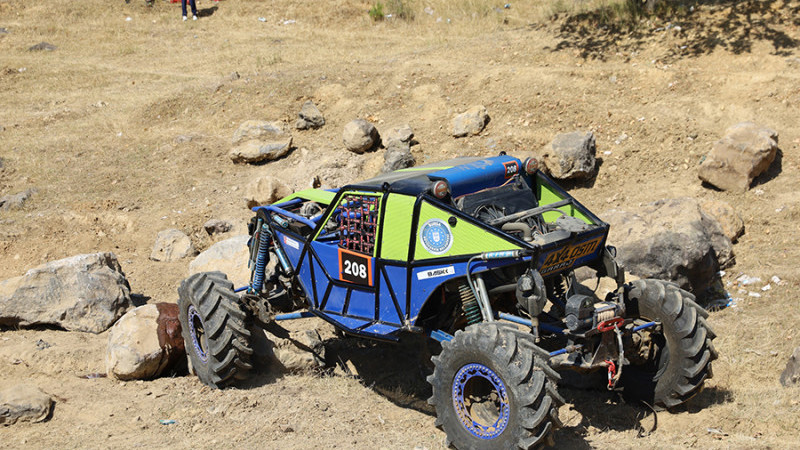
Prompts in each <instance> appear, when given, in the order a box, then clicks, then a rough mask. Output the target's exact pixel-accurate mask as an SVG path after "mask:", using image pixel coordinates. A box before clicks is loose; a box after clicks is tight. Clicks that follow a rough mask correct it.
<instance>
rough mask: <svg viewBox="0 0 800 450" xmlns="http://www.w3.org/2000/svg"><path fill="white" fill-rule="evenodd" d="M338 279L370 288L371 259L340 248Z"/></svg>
mask: <svg viewBox="0 0 800 450" xmlns="http://www.w3.org/2000/svg"><path fill="white" fill-rule="evenodd" d="M339 279H340V280H342V281H348V282H350V283H355V284H360V285H362V286H372V258H371V257H369V256H366V255H362V254H360V253H356V252H351V251H348V250H345V249H343V248H340V249H339Z"/></svg>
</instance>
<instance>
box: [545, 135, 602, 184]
mask: <svg viewBox="0 0 800 450" xmlns="http://www.w3.org/2000/svg"><path fill="white" fill-rule="evenodd" d="M596 151H597V150H596V147H595V140H594V134H593V133H592V132H591V131H589V132H586V133H581V132H577V131H576V132H572V133H564V134H559V135H558V136H556V137H555V139H553V142H551V143H550V145H548V146H547V147H546V148H545V150H544V152H543V154H542V160H543V162H544V165H545V166H546V167H547V169H548V171H549V172H550V174H551V175H552V176H553V177H554V178H556V179H559V180H567V179H577V180H585V179H589V178H591V177H593V176H594V175H595V174H596V171H597V167H596V160H595V153H596Z"/></svg>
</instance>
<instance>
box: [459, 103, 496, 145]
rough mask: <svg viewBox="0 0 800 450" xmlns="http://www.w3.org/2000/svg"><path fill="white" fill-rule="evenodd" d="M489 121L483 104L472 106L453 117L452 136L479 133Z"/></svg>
mask: <svg viewBox="0 0 800 450" xmlns="http://www.w3.org/2000/svg"><path fill="white" fill-rule="evenodd" d="M488 122H489V114H487V112H486V108H485V107H484V106H483V105H477V106H473V107H472V108H470V109H468V110H466V111H465V112H463V113H461V114H459V115H457V116H456V117H455V118H453V136H454V137H464V136H467V135H476V134H480V132H481V131H483V129H484V127H486V124H487V123H488Z"/></svg>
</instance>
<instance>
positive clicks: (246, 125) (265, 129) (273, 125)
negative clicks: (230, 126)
mask: <svg viewBox="0 0 800 450" xmlns="http://www.w3.org/2000/svg"><path fill="white" fill-rule="evenodd" d="M284 134H285V132H284V131H283V124H282V123H281V122H266V121H263V120H246V121H244V122H242V124H241V125H239V128H237V129H236V131H235V132H234V133H233V139H232V140H231V144H233V145H239V144H241V143H243V142H247V141H251V140H253V139H255V140H272V139H274V138H275V137H276V136H282V135H284Z"/></svg>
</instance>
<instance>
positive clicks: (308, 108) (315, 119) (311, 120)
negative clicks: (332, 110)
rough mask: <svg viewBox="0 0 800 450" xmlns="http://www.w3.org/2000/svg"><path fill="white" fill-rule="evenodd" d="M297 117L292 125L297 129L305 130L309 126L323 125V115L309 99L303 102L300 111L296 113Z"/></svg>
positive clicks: (318, 126)
mask: <svg viewBox="0 0 800 450" xmlns="http://www.w3.org/2000/svg"><path fill="white" fill-rule="evenodd" d="M297 115H298V119H297V122H296V123H295V125H294V127H295V128H297V129H298V130H307V129H310V128H314V129H316V128H320V127H322V126H323V125H325V117H323V116H322V113H321V112H320V111H319V109H318V108H317V105H315V104H314V102H312V101H311V100H308V101H307V102H305V103H303V107H302V108H300V112H299V113H298V114H297Z"/></svg>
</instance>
